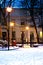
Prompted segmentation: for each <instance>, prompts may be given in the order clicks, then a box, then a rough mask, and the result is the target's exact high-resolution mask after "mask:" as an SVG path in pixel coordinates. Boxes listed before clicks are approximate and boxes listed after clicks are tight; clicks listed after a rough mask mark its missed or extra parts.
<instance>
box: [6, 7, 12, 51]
mask: <svg viewBox="0 0 43 65" xmlns="http://www.w3.org/2000/svg"><path fill="white" fill-rule="evenodd" d="M6 11H7V12H8V50H9V44H10V43H9V42H10V36H9V28H10V23H9V22H10V13H11V11H12V8H11V7H7V8H6Z"/></svg>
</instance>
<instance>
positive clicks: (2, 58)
mask: <svg viewBox="0 0 43 65" xmlns="http://www.w3.org/2000/svg"><path fill="white" fill-rule="evenodd" d="M0 65H43V46H41V47H36V48H19V47H10V50H9V51H8V49H7V48H0Z"/></svg>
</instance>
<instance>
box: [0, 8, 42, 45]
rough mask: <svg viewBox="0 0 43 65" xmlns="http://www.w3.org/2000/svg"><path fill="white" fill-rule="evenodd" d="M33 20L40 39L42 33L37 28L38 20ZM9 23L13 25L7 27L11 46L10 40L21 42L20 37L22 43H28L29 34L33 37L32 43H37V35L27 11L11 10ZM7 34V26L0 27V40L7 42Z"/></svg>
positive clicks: (40, 29) (39, 28)
mask: <svg viewBox="0 0 43 65" xmlns="http://www.w3.org/2000/svg"><path fill="white" fill-rule="evenodd" d="M6 14H8V13H6ZM34 18H35V22H36V26H37V31H38V35H39V37H40V32H41V31H42V28H41V27H38V25H39V19H38V18H37V17H34ZM7 22H8V17H7ZM10 22H13V23H14V25H13V26H11V25H9V33H10V34H9V36H10V44H11V45H12V40H16V42H22V35H23V40H24V42H30V35H31V34H32V35H33V37H34V38H33V37H31V38H32V42H37V35H36V32H35V28H34V25H33V22H32V20H31V16H30V13H29V10H28V9H17V8H15V9H13V11H12V12H11V13H10ZM10 22H9V23H10ZM7 32H8V29H7V26H3V25H0V38H2V39H6V40H7V38H8V33H7Z"/></svg>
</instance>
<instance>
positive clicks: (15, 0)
mask: <svg viewBox="0 0 43 65" xmlns="http://www.w3.org/2000/svg"><path fill="white" fill-rule="evenodd" d="M3 1H4V0H0V4H2V2H3ZM9 1H10V0H6V3H5V6H6V7H7V6H8V2H9ZM12 1H13V2H12V4H11V6H12V7H13V8H25V7H26V5H24V6H22V4H21V2H23V1H25V0H12ZM26 1H28V5H29V7H30V0H26ZM40 2H41V3H42V5H43V0H37V4H36V5H35V6H34V7H36V8H37V7H40ZM28 5H27V6H28ZM2 7H3V4H2Z"/></svg>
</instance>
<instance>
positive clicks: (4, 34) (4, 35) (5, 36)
mask: <svg viewBox="0 0 43 65" xmlns="http://www.w3.org/2000/svg"><path fill="white" fill-rule="evenodd" d="M2 39H3V40H6V39H7V33H6V32H2Z"/></svg>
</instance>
